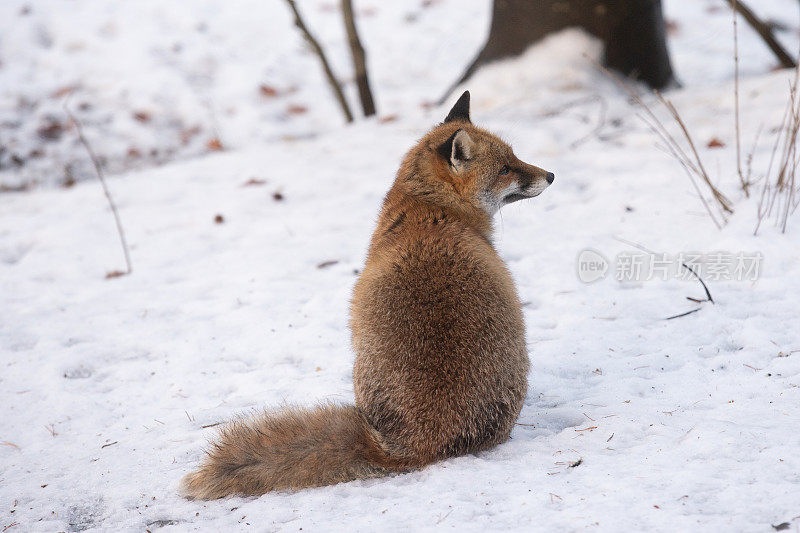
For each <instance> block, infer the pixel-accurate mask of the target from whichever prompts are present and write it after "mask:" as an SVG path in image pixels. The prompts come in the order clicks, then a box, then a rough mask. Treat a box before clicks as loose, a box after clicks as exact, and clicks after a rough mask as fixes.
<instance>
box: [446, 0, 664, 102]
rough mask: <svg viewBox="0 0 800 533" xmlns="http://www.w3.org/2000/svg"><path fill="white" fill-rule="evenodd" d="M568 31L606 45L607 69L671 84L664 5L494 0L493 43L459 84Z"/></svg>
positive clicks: (639, 0) (638, 0) (644, 0)
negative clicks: (578, 30)
mask: <svg viewBox="0 0 800 533" xmlns="http://www.w3.org/2000/svg"><path fill="white" fill-rule="evenodd" d="M569 27H578V28H583V29H584V30H586V31H587V32H589V33H591V34H592V35H594V36H596V37H597V38H599V39H600V40H601V41H603V43H604V45H605V52H604V57H603V62H604V64H605V65H606V66H607V67H609V68H612V69H614V70H618V71H620V72H622V73H623V74H625V75H626V76H631V77H634V78H637V79H640V80H642V81H644V82H645V83H647V84H648V85H650V86H651V87H653V88H657V89H660V88H663V87H665V86H667V85H668V84H670V83H671V82H672V81H673V79H674V78H673V73H672V66H671V64H670V60H669V52H668V51H667V43H666V31H665V27H664V16H663V14H662V11H661V0H494V8H493V11H492V25H491V29H490V30H489V39H488V40H487V42H486V44H485V45H484V47H483V50H481V52H480V53H479V54H478V57H476V58H475V60H474V61H473V62H472V64H471V65H470V66H469V67H468V68H467V70H466V72H464V75H463V76H462V77H461V79H459V80H458V82H457V83H456V85H459V84H461V83H463V82H464V81H465V80H467V78H469V77H470V76H471V75H472V74H473V73H474V72H475V70H477V69H478V67H480V66H481V65H484V64H486V63H488V62H490V61H494V60H497V59H502V58H504V57H509V56H514V55H518V54H521V53H522V52H524V51H525V49H527V48H528V46H530V45H531V44H533V43H535V42H537V41H540V40H541V39H543V38H544V37H546V36H547V35H549V34H551V33H554V32H557V31H560V30H562V29H564V28H569ZM451 90H452V89H451ZM448 94H449V91H448Z"/></svg>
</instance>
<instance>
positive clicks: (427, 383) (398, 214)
mask: <svg viewBox="0 0 800 533" xmlns="http://www.w3.org/2000/svg"><path fill="white" fill-rule="evenodd" d="M401 205H402V207H400V208H397V209H386V210H385V211H384V214H383V216H382V220H381V222H379V224H378V229H377V230H376V233H375V235H374V237H373V243H372V248H371V251H370V257H369V259H368V261H367V265H366V267H365V269H364V272H363V273H362V276H361V278H360V279H359V282H358V284H357V285H356V289H355V292H354V297H353V305H352V329H353V344H354V348H355V351H356V364H355V370H354V380H355V392H356V405H357V407H358V408H359V409H360V410H361V411H362V412H363V413H364V414H365V416H366V417H367V419H368V420H369V421H370V422H371V423H372V425H373V426H374V427H375V429H377V430H378V431H379V432H380V433H381V434H382V435H383V436H384V438H386V440H387V442H388V443H389V444H390V445H391V444H392V443H402V444H397V446H398V447H399V448H405V449H407V448H409V447H410V448H411V449H412V450H413V455H414V456H424V457H430V458H435V457H443V456H448V455H458V454H461V453H466V452H470V451H476V450H478V449H483V448H486V447H489V446H491V445H493V444H496V443H497V442H500V441H502V440H505V439H506V438H507V437H508V434H509V433H510V431H511V428H512V427H513V422H514V420H515V419H516V417H517V415H518V414H519V410H520V409H521V407H522V401H523V399H524V396H525V390H526V386H527V382H526V376H527V371H528V359H527V353H526V349H525V332H524V325H523V320H522V313H521V310H520V304H519V300H518V297H517V294H516V290H515V288H514V284H513V281H512V279H511V276H510V274H509V272H508V270H507V269H506V267H505V265H504V264H503V262H502V260H501V259H500V258H499V257H498V256H497V254H496V252H495V251H494V249H493V248H492V246H491V243H490V242H489V241H488V240H487V239H486V237H485V236H483V235H481V234H480V233H478V232H476V231H474V229H472V228H470V227H469V226H468V225H465V224H464V223H463V221H462V220H461V218H460V217H458V216H454V215H453V214H452V213H449V212H448V211H447V210H446V209H441V208H434V207H428V206H425V205H424V204H422V203H417V202H413V201H412V202H405V203H401ZM407 451H408V452H410V451H411V450H407ZM396 452H397V453H400V454H404V450H403V449H398V450H396Z"/></svg>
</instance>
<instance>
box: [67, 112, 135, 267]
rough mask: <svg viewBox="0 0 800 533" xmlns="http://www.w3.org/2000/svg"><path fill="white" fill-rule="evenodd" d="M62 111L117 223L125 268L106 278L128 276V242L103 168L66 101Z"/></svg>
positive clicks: (129, 259) (129, 264)
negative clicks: (87, 158) (86, 155)
mask: <svg viewBox="0 0 800 533" xmlns="http://www.w3.org/2000/svg"><path fill="white" fill-rule="evenodd" d="M64 111H65V112H66V114H67V116H68V117H69V119H70V120H71V121H72V123H73V124H75V130H76V131H77V132H78V139H79V140H80V142H81V144H82V145H83V147H84V148H86V151H87V152H88V154H89V159H91V160H92V164H93V165H94V169H95V171H96V172H97V177H98V178H99V179H100V185H102V186H103V193H104V194H105V195H106V200H108V205H109V206H110V207H111V212H112V213H113V214H114V220H115V221H116V223H117V232H118V233H119V240H120V243H121V244H122V252H123V253H124V254H125V265H126V266H127V269H128V270H127V271H126V272H118V271H115V272H111V273H109V274H108V275H107V276H106V277H109V278H113V277H118V276H124V275H128V274H130V273H131V272H133V265H132V264H131V255H130V252H129V250H128V242H127V240H126V239H125V230H124V229H123V228H122V220H121V219H120V217H119V211H118V210H117V205H116V204H115V203H114V199H113V198H112V197H111V191H109V190H108V185H106V179H105V176H104V174H103V167H102V165H101V164H100V160H99V159H98V158H97V155H95V153H94V150H92V146H91V145H90V144H89V141H87V140H86V137H85V136H84V134H83V126H82V125H81V121H80V120H78V119H77V118H76V117H75V115H73V114H72V111H70V110H69V107H68V106H67V101H64Z"/></svg>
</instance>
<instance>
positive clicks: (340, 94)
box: [286, 0, 353, 122]
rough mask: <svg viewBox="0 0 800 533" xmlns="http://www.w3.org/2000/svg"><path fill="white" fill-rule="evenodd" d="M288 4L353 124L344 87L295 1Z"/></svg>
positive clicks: (291, 0) (348, 120) (349, 120)
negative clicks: (309, 29) (304, 20)
mask: <svg viewBox="0 0 800 533" xmlns="http://www.w3.org/2000/svg"><path fill="white" fill-rule="evenodd" d="M286 3H287V4H289V7H290V8H291V9H292V13H293V14H294V25H295V26H297V28H298V29H299V30H300V31H301V32H303V36H305V38H306V40H307V41H308V44H310V45H311V48H313V49H314V52H315V53H316V54H317V57H319V60H320V62H321V63H322V69H323V70H324V71H325V77H326V78H327V79H328V83H329V84H330V86H331V89H332V90H333V93H334V95H335V96H336V100H337V101H338V102H339V106H340V107H341V108H342V113H344V116H345V119H346V120H347V122H353V113H352V112H351V111H350V106H349V105H347V100H346V99H345V97H344V93H343V92H342V86H341V85H339V82H338V81H337V80H336V76H335V75H334V74H333V70H331V66H330V63H328V58H327V57H326V56H325V52H323V50H322V47H321V46H320V44H319V42H318V41H317V40H316V39H315V38H314V36H313V35H311V32H310V31H308V27H306V24H305V22H303V17H301V16H300V12H299V11H298V10H297V6H296V5H295V4H294V0H286Z"/></svg>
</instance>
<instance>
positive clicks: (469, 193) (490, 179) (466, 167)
mask: <svg viewBox="0 0 800 533" xmlns="http://www.w3.org/2000/svg"><path fill="white" fill-rule="evenodd" d="M417 146H418V149H421V150H422V152H423V153H417V154H416V155H417V158H415V159H416V160H417V161H419V159H418V158H420V157H421V158H422V159H424V160H426V163H432V165H424V166H426V167H428V168H432V169H433V172H432V174H433V175H431V176H426V178H427V180H426V181H428V182H429V183H428V184H429V185H434V186H435V187H436V188H437V189H439V192H441V194H442V195H443V196H444V197H443V198H442V199H443V200H446V199H447V198H446V197H447V196H451V195H453V194H455V195H456V196H457V198H452V200H457V201H459V202H466V203H468V204H471V205H473V206H474V207H477V208H479V209H482V210H483V211H485V212H487V213H488V214H489V215H490V216H491V215H493V214H494V213H496V212H497V210H498V209H500V207H502V206H504V205H506V204H510V203H512V202H516V201H518V200H523V199H525V198H533V197H534V196H538V195H539V194H541V192H542V191H544V190H545V189H546V188H547V187H548V186H549V185H550V184H551V183H553V180H554V179H555V175H554V174H553V173H552V172H548V171H546V170H542V169H541V168H539V167H535V166H533V165H529V164H528V163H525V162H524V161H521V160H520V159H519V158H517V156H515V155H514V151H513V150H512V149H511V147H510V146H509V145H508V144H506V143H504V142H503V141H502V140H500V138H498V137H497V136H496V135H493V134H492V133H489V132H488V131H486V130H483V129H481V128H478V127H476V126H474V125H473V124H472V121H471V120H470V116H469V91H465V92H464V94H462V95H461V98H459V99H458V101H457V102H456V103H455V105H454V106H453V108H452V109H451V110H450V112H449V113H448V114H447V118H445V120H444V122H443V123H442V124H440V125H439V126H437V127H436V128H434V129H433V130H432V131H431V132H430V133H428V135H426V136H425V138H423V140H422V142H421V143H420V144H418V145H417ZM415 170H417V172H419V170H420V169H419V167H418V168H417V169H415ZM426 174H427V173H426ZM431 179H433V181H434V182H439V183H438V185H437V184H435V183H434V184H431V183H430V181H431ZM436 196H440V195H439V194H437V195H436Z"/></svg>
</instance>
